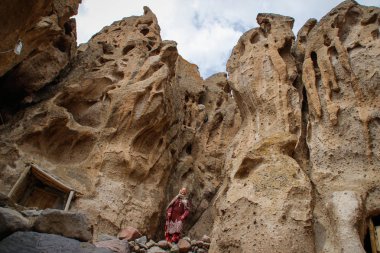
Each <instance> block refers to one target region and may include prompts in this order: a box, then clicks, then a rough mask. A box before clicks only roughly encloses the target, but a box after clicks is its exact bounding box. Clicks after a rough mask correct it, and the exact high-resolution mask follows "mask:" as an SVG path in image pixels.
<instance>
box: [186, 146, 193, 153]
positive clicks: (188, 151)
mask: <svg viewBox="0 0 380 253" xmlns="http://www.w3.org/2000/svg"><path fill="white" fill-rule="evenodd" d="M192 149H193V146H192V145H191V144H190V143H189V144H187V146H186V154H188V155H191V152H192Z"/></svg>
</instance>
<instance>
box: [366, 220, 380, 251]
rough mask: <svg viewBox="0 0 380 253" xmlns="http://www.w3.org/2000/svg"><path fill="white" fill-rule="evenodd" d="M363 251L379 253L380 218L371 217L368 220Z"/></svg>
mask: <svg viewBox="0 0 380 253" xmlns="http://www.w3.org/2000/svg"><path fill="white" fill-rule="evenodd" d="M364 249H365V252H367V253H378V252H380V216H372V217H370V218H369V219H368V229H367V231H366V236H365V237H364Z"/></svg>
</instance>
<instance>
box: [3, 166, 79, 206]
mask: <svg viewBox="0 0 380 253" xmlns="http://www.w3.org/2000/svg"><path fill="white" fill-rule="evenodd" d="M74 194H75V190H74V189H72V188H71V187H68V186H67V185H66V184H64V183H63V182H61V181H60V180H59V179H58V178H56V177H55V176H53V175H51V174H49V173H48V172H46V171H45V170H42V169H41V168H39V167H37V166H36V165H32V166H30V167H28V168H26V169H25V170H24V172H23V173H22V174H21V176H20V177H19V179H18V180H17V182H16V184H15V185H14V186H13V188H12V189H11V191H10V192H9V193H8V197H9V198H10V199H12V200H13V201H15V202H16V203H18V204H19V205H21V206H24V207H30V208H38V209H47V208H54V209H61V210H68V209H69V207H70V203H71V200H72V199H73V197H74Z"/></svg>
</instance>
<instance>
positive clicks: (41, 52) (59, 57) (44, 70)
mask: <svg viewBox="0 0 380 253" xmlns="http://www.w3.org/2000/svg"><path fill="white" fill-rule="evenodd" d="M79 3H80V0H65V1H61V0H42V1H27V0H17V1H10V0H4V1H2V4H1V8H0V23H1V24H2V27H1V29H0V37H1V38H2V43H1V45H0V52H1V53H0V89H1V91H2V92H1V93H0V94H1V95H0V99H1V106H4V104H5V105H9V104H11V105H12V106H14V105H15V103H19V101H20V99H22V98H24V97H25V96H27V95H29V97H27V98H26V100H25V101H24V102H25V103H31V102H33V96H32V94H33V93H34V92H35V91H38V90H40V89H41V88H43V87H44V86H45V85H46V84H48V83H50V82H52V81H53V80H54V79H55V78H56V77H57V76H58V75H59V74H60V73H61V71H62V70H63V69H64V68H65V67H66V66H68V64H69V62H70V60H71V59H72V58H73V56H75V51H76V23H75V19H70V17H71V16H73V15H75V14H77V9H78V5H79ZM19 40H20V41H21V42H22V45H23V46H22V50H21V54H20V55H17V54H15V53H14V51H13V49H14V48H15V45H16V44H17V42H18V41H19Z"/></svg>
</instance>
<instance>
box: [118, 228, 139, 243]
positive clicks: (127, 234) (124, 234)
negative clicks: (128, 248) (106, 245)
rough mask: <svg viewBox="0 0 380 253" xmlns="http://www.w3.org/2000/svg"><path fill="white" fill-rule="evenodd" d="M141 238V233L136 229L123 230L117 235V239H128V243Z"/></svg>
mask: <svg viewBox="0 0 380 253" xmlns="http://www.w3.org/2000/svg"><path fill="white" fill-rule="evenodd" d="M140 237H141V233H140V232H139V231H138V230H137V229H136V228H134V227H126V228H123V229H122V230H121V231H120V232H119V234H118V235H117V238H119V239H126V240H128V241H131V240H135V239H137V238H140Z"/></svg>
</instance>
